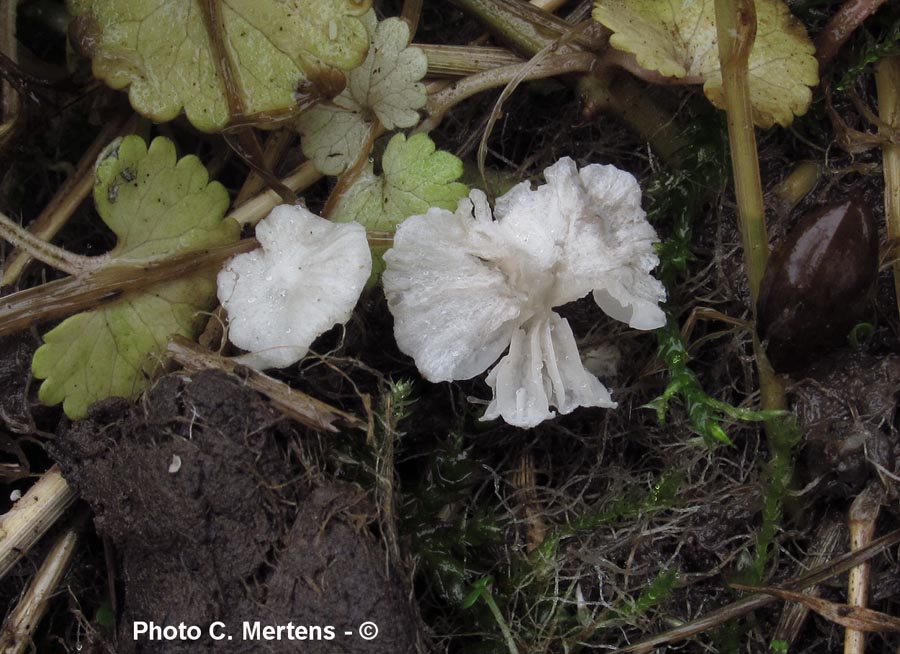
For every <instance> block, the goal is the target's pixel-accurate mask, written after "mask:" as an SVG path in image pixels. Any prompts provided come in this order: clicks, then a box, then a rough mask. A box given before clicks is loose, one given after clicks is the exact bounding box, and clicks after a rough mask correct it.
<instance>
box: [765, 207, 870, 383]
mask: <svg viewBox="0 0 900 654" xmlns="http://www.w3.org/2000/svg"><path fill="white" fill-rule="evenodd" d="M877 276H878V228H877V227H876V225H875V219H874V218H873V216H872V212H871V211H870V210H869V208H868V206H867V205H866V203H865V200H864V199H863V198H862V197H861V196H858V195H854V196H851V197H849V198H847V199H845V200H843V201H841V202H838V203H835V204H831V205H828V206H825V207H822V208H820V209H818V210H815V211H812V212H810V213H808V214H807V215H805V216H804V217H803V218H801V219H800V221H799V222H798V223H797V226H796V227H795V228H794V229H793V230H792V231H791V232H790V233H789V234H788V235H787V236H786V237H785V238H784V241H783V242H782V243H781V244H780V245H779V246H778V247H777V248H776V249H775V250H774V251H773V252H772V255H771V256H770V257H769V263H768V266H767V267H766V273H765V275H764V276H763V280H762V284H761V286H760V293H759V301H758V303H757V315H756V320H757V331H758V334H759V337H760V338H761V339H763V340H764V341H765V346H766V352H767V354H768V356H769V360H770V361H771V363H772V366H773V367H774V368H775V370H777V371H778V372H795V371H797V370H798V369H800V368H802V367H804V366H805V365H807V364H809V363H810V362H811V361H812V360H813V358H814V357H815V355H816V354H817V353H820V352H822V351H824V350H827V349H829V348H833V347H836V346H839V345H841V344H843V343H846V341H847V335H848V333H849V332H850V330H851V329H852V328H853V326H854V325H856V324H857V323H859V322H861V321H862V320H864V319H865V317H866V313H867V309H868V306H869V300H870V299H871V294H872V290H873V288H874V284H875V278H876V277H877Z"/></svg>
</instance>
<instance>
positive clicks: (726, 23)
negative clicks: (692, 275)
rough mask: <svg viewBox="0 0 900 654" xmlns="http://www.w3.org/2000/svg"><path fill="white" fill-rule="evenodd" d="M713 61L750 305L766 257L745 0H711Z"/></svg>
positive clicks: (752, 24)
mask: <svg viewBox="0 0 900 654" xmlns="http://www.w3.org/2000/svg"><path fill="white" fill-rule="evenodd" d="M716 29H717V30H718V35H719V61H720V62H721V66H722V86H723V90H724V92H725V107H726V115H727V118H728V141H729V143H730V145H731V165H732V169H733V171H734V193H735V196H736V198H737V203H738V216H739V219H740V227H741V236H742V238H743V242H744V262H745V263H746V265H747V275H748V277H749V279H750V295H751V298H752V301H753V306H754V307H755V306H756V301H757V299H758V298H759V285H760V282H762V277H763V273H764V272H765V269H766V261H767V260H768V258H769V241H768V238H767V236H766V218H765V204H764V202H763V194H762V184H761V182H760V177H759V159H758V157H757V153H756V134H755V132H754V128H753V113H752V109H751V105H750V87H749V82H748V77H749V75H748V69H747V62H748V59H749V56H750V49H751V48H752V47H753V41H754V40H755V38H756V14H755V10H754V7H753V3H752V2H751V1H749V0H716Z"/></svg>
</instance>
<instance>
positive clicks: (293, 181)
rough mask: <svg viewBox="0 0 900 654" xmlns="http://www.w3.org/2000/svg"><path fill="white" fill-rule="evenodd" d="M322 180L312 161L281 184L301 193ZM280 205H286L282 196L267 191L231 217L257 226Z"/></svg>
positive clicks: (299, 167)
mask: <svg viewBox="0 0 900 654" xmlns="http://www.w3.org/2000/svg"><path fill="white" fill-rule="evenodd" d="M320 179H322V173H320V172H319V171H318V170H316V167H315V166H314V165H313V163H312V161H306V162H304V163H302V164H300V165H299V166H298V167H297V168H295V169H294V171H293V172H292V173H291V174H290V175H288V176H287V177H285V178H283V179H282V180H281V182H282V184H284V185H285V186H286V187H287V188H289V189H291V191H293V192H295V193H299V192H300V191H302V190H304V189H306V188H309V187H310V186H312V185H313V184H315V183H316V182H318V181H319V180H320ZM279 204H284V200H283V199H282V198H281V196H280V195H279V194H278V193H276V192H275V191H272V190H266V191H263V192H262V193H259V194H258V195H256V196H255V197H253V198H250V199H249V200H247V201H246V202H244V203H243V204H241V205H240V206H238V207H237V208H236V209H234V210H233V211H232V212H231V214H229V217H230V218H232V219H233V220H235V221H237V223H238V224H239V225H255V224H256V223H258V222H259V221H260V220H262V219H263V218H265V217H266V216H267V215H269V212H270V211H272V209H274V208H275V207H277V206H278V205H279Z"/></svg>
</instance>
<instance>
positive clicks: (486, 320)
mask: <svg viewBox="0 0 900 654" xmlns="http://www.w3.org/2000/svg"><path fill="white" fill-rule="evenodd" d="M544 176H545V178H546V180H547V183H546V184H544V185H542V186H539V187H538V188H536V189H532V188H531V186H530V185H529V184H528V183H527V182H524V183H522V184H518V185H516V186H515V187H513V188H512V189H511V190H510V191H509V192H508V193H507V194H506V195H504V196H503V197H500V198H498V199H497V203H496V207H495V211H494V215H493V217H492V215H491V210H490V207H489V206H488V204H487V200H486V198H485V196H484V193H482V192H481V191H477V190H475V191H472V192H471V193H470V194H469V198H468V199H463V200H461V201H460V203H459V207H458V208H457V210H456V213H451V212H449V211H446V210H442V209H434V208H433V209H430V210H429V211H428V213H426V214H425V215H418V216H412V217H410V218H408V219H407V220H405V221H404V222H403V223H402V224H401V225H400V226H399V228H398V229H397V233H396V235H395V236H394V246H393V248H392V249H391V250H389V251H388V252H387V254H386V255H385V257H384V260H385V263H386V265H387V267H386V270H385V273H384V276H383V281H384V289H385V294H386V295H387V300H388V306H389V308H390V310H391V313H393V315H394V334H395V336H396V339H397V344H398V345H399V347H400V349H401V350H402V351H403V352H405V353H406V354H409V355H410V356H412V357H413V359H415V362H416V365H417V366H418V368H419V370H420V371H421V373H422V374H423V376H424V377H425V378H426V379H429V380H430V381H450V380H453V379H468V378H471V377H474V376H475V375H478V374H480V373H482V372H484V371H485V370H486V369H487V368H488V367H489V366H490V365H491V364H492V363H494V362H495V361H496V360H497V358H498V357H500V355H501V354H503V352H504V350H506V349H507V347H508V348H509V352H508V353H507V354H506V356H504V357H503V358H502V359H501V360H500V362H499V364H497V366H496V367H494V369H493V370H491V372H490V374H489V375H488V377H487V383H488V384H489V385H490V386H491V388H492V389H493V391H494V398H493V400H492V401H491V403H490V405H489V406H488V409H487V412H486V413H485V416H484V419H492V418H496V417H498V416H502V417H503V419H504V420H506V422H508V423H510V424H512V425H517V426H519V427H533V426H535V425H537V424H538V423H540V422H541V421H543V420H545V419H547V418H551V417H553V416H554V413H553V412H552V411H551V410H550V407H551V406H554V407H556V410H557V411H559V412H560V413H569V412H571V411H572V410H574V409H575V408H576V407H579V406H599V407H614V406H616V404H615V402H613V401H612V399H611V397H610V394H609V392H608V391H607V390H606V388H605V387H604V386H603V384H601V383H600V381H599V380H597V378H596V377H594V376H593V375H591V374H590V373H588V372H587V371H586V370H585V369H584V365H583V364H582V362H581V359H580V357H579V355H578V349H577V346H576V343H575V337H574V335H573V334H572V329H571V328H570V327H569V323H568V322H567V321H566V320H564V319H563V318H561V317H560V316H559V315H557V314H556V313H555V312H554V311H553V307H556V306H560V305H563V304H567V303H569V302H572V301H573V300H577V299H578V298H581V297H584V296H585V295H587V294H588V293H591V292H593V295H594V300H595V301H596V303H597V304H598V305H599V306H600V308H601V309H603V311H605V312H606V313H607V314H608V315H610V316H611V317H613V318H615V319H617V320H621V321H623V322H627V323H628V324H629V325H630V326H632V327H634V328H636V329H655V328H657V327H661V326H662V325H663V324H665V314H664V313H663V311H662V309H660V308H659V306H658V303H659V302H660V301H662V300H664V299H665V289H664V287H663V285H662V284H661V283H660V282H659V281H658V280H656V279H654V278H653V277H652V276H651V275H650V271H651V270H652V269H653V268H654V267H655V266H656V265H657V264H658V263H659V260H658V258H657V256H656V254H655V253H654V251H653V244H654V243H655V242H656V241H657V238H656V232H655V231H654V229H653V227H652V226H651V225H650V224H649V223H648V222H647V220H646V215H645V213H644V211H643V210H642V209H641V204H640V202H641V190H640V187H639V186H638V183H637V181H636V180H635V179H634V177H633V176H632V175H630V174H629V173H627V172H624V171H621V170H619V169H617V168H615V167H614V166H602V165H597V164H593V165H590V166H586V167H584V168H582V169H580V170H579V169H578V168H577V167H576V165H575V162H573V161H572V160H571V159H569V158H568V157H565V158H563V159H560V160H559V161H558V162H557V163H556V164H554V165H553V166H551V167H549V168H547V169H546V170H545V171H544Z"/></svg>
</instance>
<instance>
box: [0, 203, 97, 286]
mask: <svg viewBox="0 0 900 654" xmlns="http://www.w3.org/2000/svg"><path fill="white" fill-rule="evenodd" d="M0 239H3V240H4V241H6V242H8V243H10V244H11V245H13V246H15V247H17V248H19V249H20V250H23V251H25V252H27V253H28V254H29V255H30V256H31V257H33V258H35V259H37V260H38V261H40V262H42V263H45V264H47V265H48V266H50V267H52V268H56V269H57V270H61V271H62V272H64V273H66V274H69V275H72V276H82V275H85V274H87V273H89V272H91V271H93V270H97V269H98V268H100V267H101V266H103V265H105V263H106V257H104V256H102V255H101V256H99V257H85V256H82V255H80V254H73V253H72V252H69V251H68V250H66V249H64V248H61V247H58V246H56V245H53V244H52V243H48V242H47V241H44V240H43V239H41V238H39V237H37V236H35V235H34V234H32V233H31V232H29V231H28V230H26V229H24V228H23V227H21V226H19V225H17V224H16V223H15V222H13V221H12V220H10V219H9V217H7V216H6V215H5V214H2V213H0Z"/></svg>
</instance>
